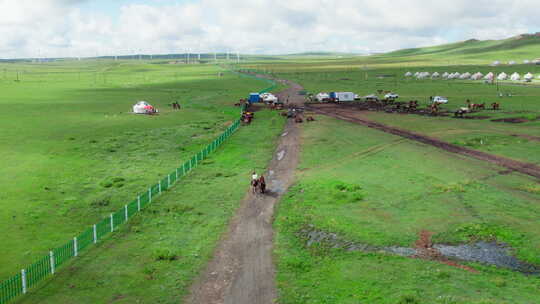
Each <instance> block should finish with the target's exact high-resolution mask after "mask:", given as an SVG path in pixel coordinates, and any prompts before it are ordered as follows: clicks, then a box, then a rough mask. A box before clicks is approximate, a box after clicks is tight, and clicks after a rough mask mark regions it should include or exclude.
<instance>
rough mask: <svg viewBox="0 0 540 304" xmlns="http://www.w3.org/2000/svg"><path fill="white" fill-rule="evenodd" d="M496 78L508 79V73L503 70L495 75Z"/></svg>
mask: <svg viewBox="0 0 540 304" xmlns="http://www.w3.org/2000/svg"><path fill="white" fill-rule="evenodd" d="M497 79H498V80H506V79H508V75H507V74H506V73H505V72H502V73H500V74H499V76H497Z"/></svg>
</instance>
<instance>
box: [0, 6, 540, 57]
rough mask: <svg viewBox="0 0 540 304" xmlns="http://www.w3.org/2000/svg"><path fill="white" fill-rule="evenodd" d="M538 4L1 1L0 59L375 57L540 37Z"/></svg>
mask: <svg viewBox="0 0 540 304" xmlns="http://www.w3.org/2000/svg"><path fill="white" fill-rule="evenodd" d="M537 6H538V0H519V1H514V0H475V1H470V0H452V1H448V0H433V1H425V0H247V1H246V0H226V1H224V0H0V58H6V57H33V56H37V54H36V52H37V51H36V50H40V54H41V55H42V56H49V57H57V56H95V55H96V54H101V55H110V54H128V53H133V52H134V51H135V50H137V52H143V53H154V54H156V53H176V52H185V51H186V50H190V51H192V52H224V51H230V52H241V53H252V54H254V53H257V54H285V53H298V52H309V51H332V52H356V53H369V52H381V51H391V50H396V49H400V48H411V47H418V46H427V45H436V44H443V43H449V42H455V41H459V40H467V39H471V38H476V39H481V40H483V39H502V38H508V37H511V36H514V35H518V34H522V33H526V32H535V31H540V18H538V16H537V10H534V9H531V8H535V7H537Z"/></svg>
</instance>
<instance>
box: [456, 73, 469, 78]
mask: <svg viewBox="0 0 540 304" xmlns="http://www.w3.org/2000/svg"><path fill="white" fill-rule="evenodd" d="M469 78H471V73H469V72H465V73H463V74H461V76H459V79H469Z"/></svg>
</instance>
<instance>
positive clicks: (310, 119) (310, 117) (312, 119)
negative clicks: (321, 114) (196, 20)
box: [306, 116, 315, 121]
mask: <svg viewBox="0 0 540 304" xmlns="http://www.w3.org/2000/svg"><path fill="white" fill-rule="evenodd" d="M306 121H315V118H313V116H308V117H307V118H306Z"/></svg>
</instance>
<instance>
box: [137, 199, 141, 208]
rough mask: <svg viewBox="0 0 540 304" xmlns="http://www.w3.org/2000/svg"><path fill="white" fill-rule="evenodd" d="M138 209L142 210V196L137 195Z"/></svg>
mask: <svg viewBox="0 0 540 304" xmlns="http://www.w3.org/2000/svg"><path fill="white" fill-rule="evenodd" d="M137 211H139V212H140V211H141V196H140V195H137Z"/></svg>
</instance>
